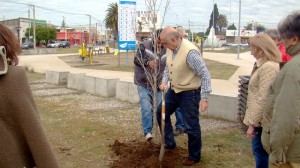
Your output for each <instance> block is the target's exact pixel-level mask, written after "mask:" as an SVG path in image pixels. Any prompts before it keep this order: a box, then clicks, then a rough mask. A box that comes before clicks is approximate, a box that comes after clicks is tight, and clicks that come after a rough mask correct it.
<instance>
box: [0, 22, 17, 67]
mask: <svg viewBox="0 0 300 168" xmlns="http://www.w3.org/2000/svg"><path fill="white" fill-rule="evenodd" d="M0 46H4V47H5V49H6V57H7V59H9V64H10V65H18V63H19V59H18V57H17V55H18V54H20V53H21V47H20V42H19V41H18V39H17V37H16V36H15V34H14V33H13V32H12V31H11V30H10V29H9V28H8V27H6V26H5V25H3V24H0Z"/></svg>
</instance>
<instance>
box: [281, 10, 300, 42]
mask: <svg viewBox="0 0 300 168" xmlns="http://www.w3.org/2000/svg"><path fill="white" fill-rule="evenodd" d="M277 27H278V31H279V33H280V35H281V38H292V37H293V36H297V37H298V38H300V31H299V30H300V10H297V11H293V12H292V13H290V14H289V15H288V16H287V17H285V18H284V19H283V20H281V21H280V22H279V24H278V26H277Z"/></svg>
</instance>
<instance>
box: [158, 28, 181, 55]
mask: <svg viewBox="0 0 300 168" xmlns="http://www.w3.org/2000/svg"><path fill="white" fill-rule="evenodd" d="M160 40H161V42H162V44H163V45H164V46H166V47H167V48H169V49H171V50H174V49H175V48H176V47H177V46H178V45H179V44H180V43H181V38H180V35H179V33H178V31H177V30H176V29H174V28H173V27H171V26H167V27H165V28H164V29H163V30H162V31H161V33H160Z"/></svg>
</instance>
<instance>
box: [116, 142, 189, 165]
mask: <svg viewBox="0 0 300 168" xmlns="http://www.w3.org/2000/svg"><path fill="white" fill-rule="evenodd" d="M110 147H111V149H112V150H113V152H114V156H113V157H115V158H117V159H115V160H114V161H113V163H112V167H113V168H124V166H125V167H131V168H159V167H160V166H161V167H164V168H176V167H182V162H183V161H184V160H185V159H186V157H187V156H188V151H187V149H183V148H181V147H176V148H175V149H173V150H170V149H166V150H165V155H164V159H163V161H162V163H161V165H160V162H159V159H158V157H159V152H160V145H159V144H153V143H149V142H139V141H136V140H133V141H129V142H124V143H122V142H119V141H118V140H115V142H114V144H112V145H110Z"/></svg>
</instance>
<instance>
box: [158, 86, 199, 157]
mask: <svg viewBox="0 0 300 168" xmlns="http://www.w3.org/2000/svg"><path fill="white" fill-rule="evenodd" d="M199 101H200V89H196V90H190V91H184V92H180V93H175V92H174V91H173V90H171V89H168V91H167V93H166V101H165V105H166V120H165V144H166V145H167V146H169V147H171V148H172V147H176V142H175V139H174V132H173V127H172V122H171V115H172V114H173V113H174V111H175V110H176V109H177V108H178V107H179V108H180V110H181V112H182V113H181V114H182V118H183V123H184V126H185V129H186V132H187V134H188V150H189V156H188V157H189V159H190V160H194V161H196V162H198V161H200V158H201V147H202V141H201V130H200V121H199ZM157 122H158V124H159V126H160V124H161V103H160V105H159V106H158V109H157Z"/></svg>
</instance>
